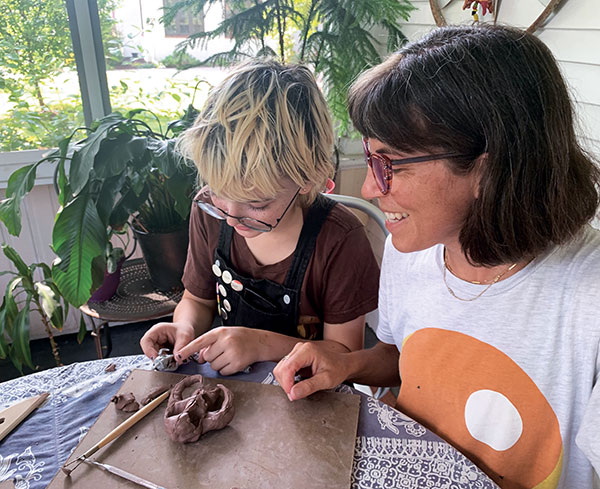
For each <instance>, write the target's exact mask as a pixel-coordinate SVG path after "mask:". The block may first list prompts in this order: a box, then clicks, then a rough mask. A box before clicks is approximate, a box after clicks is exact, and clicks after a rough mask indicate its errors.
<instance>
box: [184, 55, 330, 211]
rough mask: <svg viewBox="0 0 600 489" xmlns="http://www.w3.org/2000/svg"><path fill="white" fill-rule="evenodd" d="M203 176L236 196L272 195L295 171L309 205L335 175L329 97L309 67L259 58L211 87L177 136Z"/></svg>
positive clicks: (302, 198)
mask: <svg viewBox="0 0 600 489" xmlns="http://www.w3.org/2000/svg"><path fill="white" fill-rule="evenodd" d="M178 146H179V149H180V151H181V152H182V153H183V154H184V155H185V156H187V157H188V158H190V159H192V160H193V161H194V163H195V164H196V166H197V167H198V173H199V178H200V180H201V181H202V182H203V183H205V184H208V185H209V187H210V188H211V189H212V190H213V191H214V192H215V193H216V194H217V195H219V196H221V197H224V198H228V199H231V200H235V201H241V202H243V201H248V200H256V199H269V198H273V197H275V196H276V194H277V193H278V192H279V191H280V190H281V189H282V179H283V178H285V177H288V178H290V179H291V180H292V181H293V182H294V183H295V184H296V185H298V186H299V187H304V186H305V185H307V184H313V188H312V189H311V191H310V192H309V193H307V194H305V195H301V196H299V199H300V200H299V202H300V203H301V204H302V205H304V206H306V205H310V204H311V203H312V202H313V201H314V199H315V198H316V196H317V194H318V193H319V192H321V191H322V190H324V188H325V185H326V183H327V179H328V178H330V177H332V176H333V173H334V164H333V161H332V154H333V128H332V124H331V118H330V116H329V111H328V108H327V104H326V102H325V99H324V97H323V94H322V93H321V91H320V90H319V88H318V86H317V83H316V81H315V78H314V76H313V75H312V73H311V72H310V71H309V69H308V68H307V67H305V66H301V65H282V64H280V63H278V62H276V61H271V60H255V61H251V62H247V63H243V64H241V65H238V66H237V67H236V68H235V69H234V71H233V72H232V73H231V74H230V75H228V76H227V78H225V80H223V82H222V83H221V84H219V85H218V86H217V87H215V88H213V89H212V90H211V92H210V94H209V96H208V100H207V102H206V105H205V107H204V109H203V110H202V112H201V113H200V115H199V116H198V118H197V119H196V121H195V123H194V125H193V126H192V127H191V128H190V129H188V130H187V131H185V133H184V134H183V135H182V137H181V138H180V140H179V141H178Z"/></svg>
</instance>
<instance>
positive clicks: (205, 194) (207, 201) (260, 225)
mask: <svg viewBox="0 0 600 489" xmlns="http://www.w3.org/2000/svg"><path fill="white" fill-rule="evenodd" d="M298 192H300V187H298V190H296V192H295V193H294V196H293V197H292V200H290V203H289V204H288V205H287V207H286V208H285V209H284V211H283V213H282V214H281V216H279V219H277V220H276V221H275V224H269V223H267V222H264V221H261V220H259V219H254V218H253V217H245V216H243V217H238V216H232V215H231V214H228V213H227V212H225V211H224V210H223V209H220V208H219V207H217V206H216V205H214V204H213V203H212V196H213V193H212V192H211V191H210V189H209V188H206V189H205V190H203V191H202V192H201V193H200V196H199V197H198V198H197V199H194V202H195V203H196V205H197V206H198V207H200V209H202V210H203V211H204V212H206V213H207V214H208V215H209V216H212V217H215V218H216V219H221V220H222V221H224V220H225V219H227V218H228V217H230V218H231V219H236V220H237V221H238V222H239V223H240V224H242V225H243V226H246V227H247V228H250V229H253V230H254V231H260V232H261V233H268V232H269V231H273V229H275V228H276V227H277V225H278V224H279V223H280V222H281V220H282V219H283V216H285V213H286V212H287V211H288V209H289V208H290V207H291V206H292V202H294V200H296V197H297V196H298Z"/></svg>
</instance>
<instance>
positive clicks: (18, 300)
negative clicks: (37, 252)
mask: <svg viewBox="0 0 600 489" xmlns="http://www.w3.org/2000/svg"><path fill="white" fill-rule="evenodd" d="M2 251H3V253H4V255H5V256H6V257H7V258H8V259H9V260H10V261H11V262H12V263H13V264H14V265H15V268H16V271H15V272H13V271H4V272H0V274H1V275H11V279H10V281H9V282H8V285H7V286H6V290H5V292H4V296H3V299H2V305H1V306H0V359H2V360H4V359H5V358H10V360H11V361H12V363H13V365H14V366H15V367H16V368H17V370H19V372H21V373H23V365H27V366H28V367H29V368H31V369H32V370H34V369H35V366H34V365H33V362H32V360H31V350H30V347H29V324H30V314H31V312H34V311H36V312H38V313H39V314H40V316H41V318H42V323H43V324H44V328H45V330H46V334H47V335H48V339H49V340H50V345H51V348H52V355H53V356H54V360H55V362H56V365H57V366H60V365H62V363H61V359H60V354H59V351H58V346H57V344H56V342H55V341H54V334H53V330H58V331H61V330H62V327H63V324H64V321H65V318H66V317H67V314H68V312H69V304H68V302H66V301H65V300H64V298H63V297H62V295H61V293H60V292H59V290H58V287H57V286H56V284H55V283H54V281H53V280H52V272H51V270H50V267H49V266H48V265H46V264H45V263H34V264H32V265H26V264H25V262H24V261H23V259H22V258H21V257H20V256H19V254H18V253H17V252H16V251H15V250H14V249H13V248H11V247H10V246H8V245H6V244H4V245H2ZM38 269H39V270H40V271H41V273H42V277H43V278H41V280H36V279H35V277H34V275H37V273H36V270H38ZM85 331H86V330H85V324H84V323H83V322H82V321H80V331H79V335H78V337H77V339H78V341H79V342H81V340H83V336H84V335H85ZM5 334H6V335H7V336H8V338H10V340H11V343H10V344H9V343H8V342H7V341H6V338H5Z"/></svg>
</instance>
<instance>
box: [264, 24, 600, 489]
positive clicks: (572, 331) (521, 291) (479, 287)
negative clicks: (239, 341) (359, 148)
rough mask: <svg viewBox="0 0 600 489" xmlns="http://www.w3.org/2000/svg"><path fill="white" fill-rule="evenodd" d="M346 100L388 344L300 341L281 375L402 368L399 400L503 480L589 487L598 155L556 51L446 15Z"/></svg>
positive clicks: (598, 452) (596, 344) (306, 389)
mask: <svg viewBox="0 0 600 489" xmlns="http://www.w3.org/2000/svg"><path fill="white" fill-rule="evenodd" d="M349 106H350V113H351V116H352V120H353V122H354V124H355V127H356V128H357V129H358V130H359V131H360V132H361V133H362V134H363V136H364V145H365V156H366V159H367V163H368V165H369V166H370V167H371V171H370V172H368V175H367V178H366V180H365V183H364V185H363V189H362V191H363V195H364V197H365V198H368V199H378V200H379V206H380V207H381V209H382V210H383V211H384V212H385V213H386V216H387V223H386V225H387V226H388V229H389V231H390V233H391V237H390V239H388V241H387V243H386V248H385V252H384V259H383V263H382V272H381V279H380V296H379V317H380V323H379V327H378V330H377V336H378V338H379V340H380V342H379V343H378V344H377V345H376V346H375V347H374V348H372V349H370V350H363V351H359V352H352V353H348V354H338V353H331V352H323V351H322V350H320V349H319V347H318V345H297V346H296V347H295V348H294V350H293V351H292V353H291V354H290V355H289V356H287V357H286V358H285V359H283V360H282V361H281V362H280V363H279V364H278V366H277V367H276V369H275V374H276V375H275V376H276V378H277V379H278V381H279V383H280V384H281V386H282V388H283V389H284V390H285V392H286V393H287V394H288V397H289V398H290V399H291V400H295V399H299V398H302V397H305V396H307V395H309V394H310V393H312V392H314V391H316V390H318V389H323V388H328V387H331V386H333V385H337V384H338V383H340V382H341V381H344V380H351V381H354V382H360V383H368V384H371V385H398V384H399V381H400V379H401V380H402V383H401V389H400V394H399V396H398V400H397V408H398V409H400V410H401V411H403V412H405V413H406V414H408V415H410V416H412V417H414V418H415V419H416V420H417V421H419V422H421V423H422V424H424V425H425V426H427V427H428V428H430V429H431V430H433V431H434V432H436V433H437V434H438V435H440V436H441V437H442V438H444V439H446V440H447V441H449V442H450V443H451V444H452V445H454V446H456V447H457V448H458V449H459V450H460V451H462V452H463V453H464V454H465V455H467V456H468V457H469V458H471V459H472V460H473V461H474V462H475V463H477V465H478V466H479V467H480V468H482V469H483V470H484V471H485V472H486V473H487V474H488V475H489V476H490V477H491V478H492V479H493V480H494V481H495V482H496V483H497V484H498V485H499V486H501V487H506V488H513V487H519V488H524V487H527V488H533V487H553V488H555V487H561V488H565V489H567V488H576V487H577V488H588V487H592V484H593V478H594V470H593V469H594V468H595V470H596V471H599V470H600V433H599V431H600V429H599V426H600V424H599V423H598V422H597V421H598V416H599V414H600V380H599V377H600V319H599V317H600V316H599V315H598V313H597V307H598V303H599V302H600V280H598V273H599V272H600V233H599V232H598V231H596V230H593V229H592V228H591V227H590V226H589V225H588V224H587V223H588V222H589V221H590V219H592V218H593V217H594V214H595V212H596V209H597V207H598V192H597V189H596V185H597V183H598V170H597V168H596V166H595V165H594V163H593V162H592V161H591V160H590V158H589V157H588V156H587V155H586V154H585V153H584V151H582V149H581V148H580V147H579V145H578V143H577V140H576V137H575V133H574V129H573V109H572V106H571V103H570V101H569V97H568V93H567V88H566V86H565V82H564V80H563V79H562V77H561V74H560V71H559V69H558V67H557V65H556V62H555V60H554V59H553V57H552V54H551V53H550V51H549V49H548V48H547V47H546V46H545V45H544V44H543V43H542V42H541V41H539V40H538V39H537V38H535V37H534V36H532V35H529V34H526V33H524V32H522V31H519V30H516V29H511V28H507V27H492V26H487V25H481V26H461V27H447V28H442V29H438V30H436V31H434V32H432V33H431V34H429V35H428V36H426V37H425V38H424V39H422V40H420V41H417V42H415V43H412V44H409V45H407V46H406V47H405V48H403V49H402V50H401V51H400V52H398V53H396V54H394V55H393V56H391V57H390V58H389V59H388V60H387V61H385V62H384V63H382V64H381V65H379V66H376V67H374V68H372V69H371V70H369V71H367V72H366V73H364V74H363V75H362V76H361V77H360V78H359V79H358V80H357V82H356V83H355V84H354V86H353V87H352V88H351V90H350V95H349ZM398 362H399V363H398ZM307 366H310V367H311V368H312V372H313V376H312V377H311V378H309V379H307V380H304V381H301V382H299V383H297V384H294V379H293V377H294V374H295V373H296V372H297V371H298V370H299V369H301V368H303V367H307ZM398 366H399V368H398Z"/></svg>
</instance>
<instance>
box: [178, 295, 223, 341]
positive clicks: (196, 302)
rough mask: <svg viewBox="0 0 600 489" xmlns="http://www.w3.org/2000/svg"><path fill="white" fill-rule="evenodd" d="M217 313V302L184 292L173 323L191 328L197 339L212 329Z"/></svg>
mask: <svg viewBox="0 0 600 489" xmlns="http://www.w3.org/2000/svg"><path fill="white" fill-rule="evenodd" d="M216 312H217V301H216V300H209V299H201V298H200V297H196V296H195V295H193V294H192V293H190V292H188V291H187V290H184V291H183V297H182V298H181V301H180V302H179V304H177V307H176V308H175V312H174V313H173V323H177V324H185V325H188V326H191V327H192V328H193V330H194V337H197V336H200V335H202V334H204V333H206V332H207V331H208V330H209V329H210V327H211V325H212V322H213V320H214V318H215V314H216Z"/></svg>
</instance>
